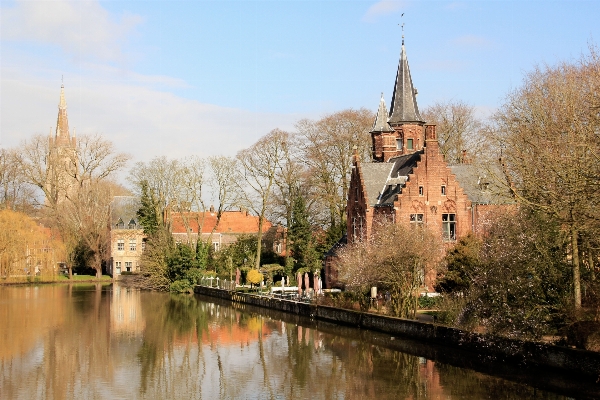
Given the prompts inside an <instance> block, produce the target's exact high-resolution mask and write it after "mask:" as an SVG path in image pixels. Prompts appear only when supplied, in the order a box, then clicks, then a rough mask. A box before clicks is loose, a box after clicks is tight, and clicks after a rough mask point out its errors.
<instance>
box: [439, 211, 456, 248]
mask: <svg viewBox="0 0 600 400" xmlns="http://www.w3.org/2000/svg"><path fill="white" fill-rule="evenodd" d="M442 239H443V240H444V242H455V241H456V214H455V213H443V214H442Z"/></svg>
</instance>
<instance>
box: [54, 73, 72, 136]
mask: <svg viewBox="0 0 600 400" xmlns="http://www.w3.org/2000/svg"><path fill="white" fill-rule="evenodd" d="M55 139H56V142H57V143H69V141H70V135H69V118H68V117H67V101H66V100H65V85H64V84H63V85H60V101H59V103H58V118H57V120H56V136H55Z"/></svg>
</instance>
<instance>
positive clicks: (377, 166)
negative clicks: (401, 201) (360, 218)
mask: <svg viewBox="0 0 600 400" xmlns="http://www.w3.org/2000/svg"><path fill="white" fill-rule="evenodd" d="M421 154H423V151H418V152H416V153H412V154H405V155H402V156H399V157H394V158H391V159H390V160H389V161H388V162H385V163H364V164H361V171H362V176H363V180H364V183H365V189H366V192H367V193H366V195H367V200H368V204H369V205H370V206H371V207H374V206H389V205H393V204H394V200H395V197H396V195H397V194H399V193H402V188H403V187H404V185H405V183H406V181H407V180H408V175H409V174H410V173H411V172H412V169H413V168H414V167H415V166H416V165H417V161H419V160H420V159H421Z"/></svg>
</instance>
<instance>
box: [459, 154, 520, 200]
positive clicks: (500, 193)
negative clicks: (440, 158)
mask: <svg viewBox="0 0 600 400" xmlns="http://www.w3.org/2000/svg"><path fill="white" fill-rule="evenodd" d="M450 170H451V171H452V173H453V174H454V176H456V180H457V181H458V183H459V184H460V186H461V187H462V189H463V190H464V192H465V194H466V195H467V197H468V198H469V200H471V201H472V202H473V203H477V204H512V203H514V202H515V201H514V199H513V198H512V197H511V196H510V194H509V192H508V191H507V190H506V188H505V187H504V186H503V185H502V184H501V183H500V181H499V179H501V177H502V176H503V175H502V171H501V170H500V168H499V167H491V168H483V167H480V166H477V165H474V164H460V165H451V166H450Z"/></svg>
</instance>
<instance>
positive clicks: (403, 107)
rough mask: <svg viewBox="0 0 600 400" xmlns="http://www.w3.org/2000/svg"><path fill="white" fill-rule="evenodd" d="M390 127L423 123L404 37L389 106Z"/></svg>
mask: <svg viewBox="0 0 600 400" xmlns="http://www.w3.org/2000/svg"><path fill="white" fill-rule="evenodd" d="M388 122H389V123H390V125H392V126H395V125H399V124H402V123H405V122H417V123H423V121H422V119H421V115H420V114H419V107H418V106H417V90H416V89H415V88H414V87H413V83H412V78H411V77H410V69H409V68H408V59H407V58H406V50H405V48H404V35H402V52H401V53H400V62H399V63H398V73H397V74H396V83H395V84H394V93H393V95H392V104H391V106H390V118H389V120H388Z"/></svg>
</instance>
